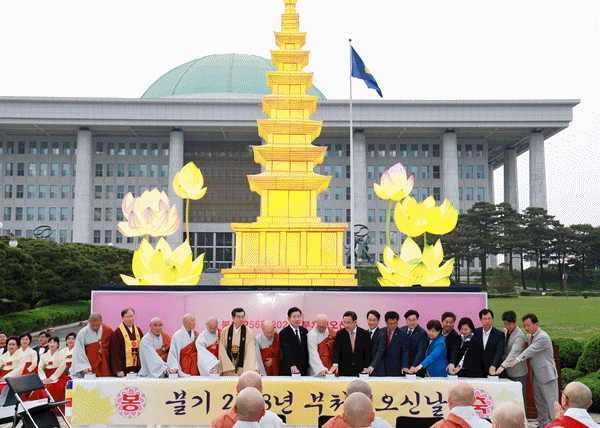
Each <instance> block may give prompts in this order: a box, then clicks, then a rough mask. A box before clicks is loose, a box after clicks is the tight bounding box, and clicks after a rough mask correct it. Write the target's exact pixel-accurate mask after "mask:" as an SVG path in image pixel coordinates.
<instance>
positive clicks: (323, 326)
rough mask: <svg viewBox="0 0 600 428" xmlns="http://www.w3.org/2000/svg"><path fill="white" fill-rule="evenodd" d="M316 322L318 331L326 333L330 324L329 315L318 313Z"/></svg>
mask: <svg viewBox="0 0 600 428" xmlns="http://www.w3.org/2000/svg"><path fill="white" fill-rule="evenodd" d="M315 324H316V325H317V331H318V332H319V333H325V331H327V325H328V324H329V320H328V319H327V315H325V314H319V315H317V318H316V321H315Z"/></svg>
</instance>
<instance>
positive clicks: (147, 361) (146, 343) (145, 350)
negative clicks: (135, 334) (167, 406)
mask: <svg viewBox="0 0 600 428" xmlns="http://www.w3.org/2000/svg"><path fill="white" fill-rule="evenodd" d="M170 346H171V336H169V335H168V334H167V333H165V332H164V331H163V322H162V320H161V319H160V318H152V320H150V331H149V332H148V334H146V335H145V336H144V337H142V340H141V341H140V363H141V369H140V371H139V375H140V376H142V377H154V378H159V377H165V376H166V375H167V373H175V372H176V371H177V370H171V369H170V368H169V366H168V365H167V363H166V361H167V357H168V355H169V347H170Z"/></svg>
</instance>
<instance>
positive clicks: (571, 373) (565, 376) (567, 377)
mask: <svg viewBox="0 0 600 428" xmlns="http://www.w3.org/2000/svg"><path fill="white" fill-rule="evenodd" d="M561 376H562V387H563V389H564V388H565V386H567V385H568V384H569V383H571V382H573V381H574V380H577V379H579V378H580V377H582V376H583V373H581V372H580V371H577V370H574V369H569V368H563V369H561Z"/></svg>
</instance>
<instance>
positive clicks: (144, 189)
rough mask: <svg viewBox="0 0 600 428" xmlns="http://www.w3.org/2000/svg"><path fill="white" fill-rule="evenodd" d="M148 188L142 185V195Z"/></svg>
mask: <svg viewBox="0 0 600 428" xmlns="http://www.w3.org/2000/svg"><path fill="white" fill-rule="evenodd" d="M146 190H148V188H147V187H146V186H140V195H141V194H142V193H144V192H145V191H146Z"/></svg>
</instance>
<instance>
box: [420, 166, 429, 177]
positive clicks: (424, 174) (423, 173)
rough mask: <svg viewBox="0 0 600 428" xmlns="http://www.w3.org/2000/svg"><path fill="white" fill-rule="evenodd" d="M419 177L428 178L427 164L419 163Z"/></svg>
mask: <svg viewBox="0 0 600 428" xmlns="http://www.w3.org/2000/svg"><path fill="white" fill-rule="evenodd" d="M421 178H429V165H421Z"/></svg>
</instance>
